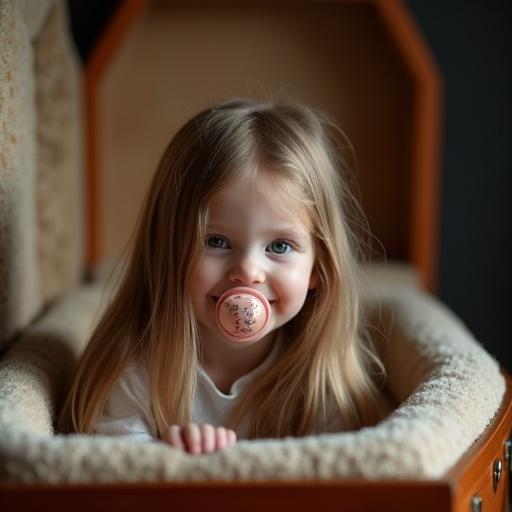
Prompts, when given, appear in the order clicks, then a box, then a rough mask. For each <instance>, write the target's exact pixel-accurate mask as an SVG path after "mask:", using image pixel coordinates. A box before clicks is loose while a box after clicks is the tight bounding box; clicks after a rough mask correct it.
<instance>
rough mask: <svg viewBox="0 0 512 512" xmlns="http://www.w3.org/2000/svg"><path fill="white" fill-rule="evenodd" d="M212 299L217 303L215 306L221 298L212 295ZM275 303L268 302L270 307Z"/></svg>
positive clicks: (272, 301)
mask: <svg viewBox="0 0 512 512" xmlns="http://www.w3.org/2000/svg"><path fill="white" fill-rule="evenodd" d="M211 297H212V300H213V302H215V304H217V302H218V301H219V299H220V297H217V296H215V295H212V296H211ZM274 302H275V300H269V301H268V303H269V304H270V305H272V304H274Z"/></svg>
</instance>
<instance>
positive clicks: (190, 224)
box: [60, 98, 384, 437]
mask: <svg viewBox="0 0 512 512" xmlns="http://www.w3.org/2000/svg"><path fill="white" fill-rule="evenodd" d="M343 144H346V138H345V137H344V135H343V132H342V131H341V130H340V129H339V128H338V127H337V125H336V123H335V122H333V121H332V120H331V119H330V118H329V117H328V116H327V115H325V114H324V113H323V112H321V111H318V110H316V109H313V108H311V107H306V106H305V105H303V104H300V103H297V102H293V101H289V100H288V101H282V100H280V101H272V100H268V101H266V102H257V101H255V100H251V99H240V98H235V99H232V100H229V101H226V102H224V103H221V104H218V105H216V106H214V107H212V108H209V109H206V110H203V111H202V112H200V113H199V114H197V115H196V116H195V117H193V118H192V119H191V120H190V121H189V122H187V123H186V124H185V125H184V126H183V127H182V128H181V129H180V130H179V131H178V132H177V134H176V135H175V136H174V137H173V139H172V140H171V142H170V143H169V145H168V147H167V149H166V150H165V152H164V154H163V156H162V158H161V161H160V163H159V166H158V168H157V171H156V174H155V176H154V178H153V181H152V183H151V186H150V189H149V191H148V194H147V196H146V198H145V201H144V205H143V209H142V211H141V215H140V217H139V220H138V225H137V229H136V232H135V237H134V239H133V243H132V245H131V248H130V254H129V258H128V261H127V265H126V269H125V272H124V274H123V277H122V280H121V282H120V284H119V287H118V289H117V291H116V293H115V295H114V297H113V299H112V300H111V302H110V304H109V305H108V307H107V309H106V310H105V313H104V314H103V316H102V318H101V320H100V322H99V323H98V325H97V327H96V329H95V330H94V332H93V334H92V337H91V339H90V342H89V344H88V346H87V347H86V349H85V351H84V353H83V355H82V357H81V359H80V361H79V364H78V367H77V371H76V373H75V378H74V381H73V384H72V387H71V389H70V392H69V395H68V397H67V400H66V402H65V404H64V408H63V412H62V416H61V423H60V428H61V430H64V431H76V432H85V433H87V432H91V431H92V430H93V428H94V423H95V420H96V418H97V417H98V416H99V415H100V414H101V412H102V409H103V407H104V405H105V402H106V400H107V398H108V395H109V392H110V390H111V389H112V387H113V385H114V384H115V382H116V380H117V379H118V378H119V377H120V375H121V373H122V372H123V370H125V369H126V367H127V366H128V365H129V364H130V363H131V362H137V361H142V362H143V363H144V364H146V365H147V367H148V369H149V370H150V371H149V372H148V374H149V396H150V397H151V399H150V403H151V410H152V414H153V417H154V420H155V424H156V428H157V431H158V433H159V434H161V433H162V432H164V431H165V430H166V429H167V427H168V426H169V425H171V424H185V423H187V422H189V421H190V419H191V418H190V410H191V404H192V399H193V396H194V392H195V387H196V378H197V369H198V365H199V364H200V357H201V356H200V354H201V345H200V337H199V330H198V327H197V323H196V320H195V317H194V313H193V309H192V306H191V302H190V299H189V292H188V282H189V277H190V275H191V273H192V272H193V270H194V267H195V265H196V264H197V262H198V261H199V258H200V257H201V254H202V251H203V247H204V240H205V234H206V221H207V216H208V203H209V200H210V198H211V197H212V196H213V194H215V193H216V192H217V191H219V190H220V189H221V188H222V187H223V185H224V184H225V183H227V180H229V179H232V178H233V177H240V176H244V175H246V176H253V177H254V176H255V175H257V174H258V172H260V170H261V169H263V168H264V169H265V173H267V174H268V173H270V176H275V177H276V179H277V178H285V179H286V180H289V181H290V182H291V184H294V185H295V187H292V188H297V189H298V190H299V191H300V194H301V197H302V199H303V201H304V204H306V205H307V208H308V211H309V223H310V225H311V230H312V234H313V237H314V239H315V243H316V247H317V251H316V261H315V270H316V272H317V273H318V277H319V279H318V285H317V287H316V289H315V291H314V293H311V294H309V295H308V297H307V299H306V302H305V304H304V306H303V308H302V309H301V311H300V312H299V313H298V315H297V316H296V317H295V318H293V319H292V320H291V321H289V322H288V323H287V324H285V325H284V326H283V327H281V328H280V329H279V332H278V333H277V334H278V338H279V339H280V340H282V343H283V345H284V350H283V351H282V353H281V354H280V356H279V358H278V359H277V360H276V362H275V364H274V365H273V366H272V367H271V368H269V369H268V370H267V371H266V372H264V373H262V374H260V375H258V376H257V377H255V379H254V380H253V381H252V382H251V383H250V385H248V386H247V388H246V390H245V391H244V393H243V395H242V397H241V400H240V402H239V403H238V404H237V406H236V407H235V408H234V410H233V411H232V414H231V417H230V421H229V425H226V426H230V427H232V428H236V426H237V425H239V424H240V422H241V421H242V420H243V419H244V418H246V417H249V418H251V425H250V437H284V436H288V435H294V436H300V435H306V434H308V433H315V432H318V431H321V425H322V424H323V422H324V421H326V419H327V415H328V410H329V411H332V409H333V408H334V409H335V410H339V417H340V424H341V425H342V426H343V428H344V429H345V430H351V429H356V428H359V427H361V426H364V425H371V424H373V423H375V422H376V421H377V420H378V419H379V418H380V416H381V408H380V402H379V391H378V384H376V381H375V376H376V375H378V374H380V375H381V376H383V375H384V368H383V365H382V363H381V362H380V361H379V359H378V357H377V355H376V353H375V351H374V350H373V347H372V344H371V341H370V337H369V335H368V330H367V327H366V326H365V322H364V318H363V315H362V309H361V303H360V291H361V285H362V275H363V274H362V272H361V269H360V264H361V263H362V262H363V260H364V254H365V251H364V242H365V240H364V236H363V235H364V233H368V232H369V231H368V227H367V222H366V220H365V217H364V215H363V213H362V211H361V208H360V207H359V204H358V202H357V200H356V199H355V197H354V195H353V193H352V192H351V187H350V186H349V183H348V180H349V178H348V176H349V175H348V174H347V172H348V170H347V168H346V167H347V166H346V164H345V160H344V148H343V147H342V146H343Z"/></svg>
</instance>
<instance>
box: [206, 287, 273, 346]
mask: <svg viewBox="0 0 512 512" xmlns="http://www.w3.org/2000/svg"><path fill="white" fill-rule="evenodd" d="M215 313H216V319H217V324H218V326H219V328H220V330H221V331H222V333H223V334H224V335H225V336H226V337H227V338H229V339H231V340H233V341H251V340H253V339H255V338H257V337H258V336H261V335H262V333H263V332H264V329H265V327H266V326H267V324H268V322H269V320H270V304H269V302H268V300H267V299H266V297H265V296H264V295H263V294H262V293H260V292H258V291H256V290H253V289H252V288H246V287H238V288H231V289H230V290H228V291H227V292H225V293H224V294H223V295H222V296H221V297H220V298H219V300H218V301H217V307H216V310H215Z"/></svg>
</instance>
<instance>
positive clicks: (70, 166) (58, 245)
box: [34, 2, 85, 304]
mask: <svg viewBox="0 0 512 512" xmlns="http://www.w3.org/2000/svg"><path fill="white" fill-rule="evenodd" d="M72 48H73V46H72V44H71V41H70V35H69V33H68V25H67V18H66V12H65V9H64V6H63V4H62V3H61V2H58V3H56V4H55V6H54V8H53V9H51V11H50V12H49V13H48V17H47V19H46V22H45V24H44V25H43V27H42V29H41V30H40V32H39V34H38V36H37V38H36V40H35V41H34V76H35V87H36V91H35V100H36V113H37V120H38V121H37V142H38V159H37V163H38V168H37V198H36V201H37V202H36V206H37V208H36V213H37V219H36V222H37V244H38V245H37V250H38V261H39V275H40V280H41V293H42V300H43V303H44V304H46V303H47V302H48V301H50V300H52V299H54V298H55V297H58V296H59V295H60V294H61V293H64V292H65V291H67V290H71V289H73V288H74V287H75V286H77V285H78V283H79V282H80V280H81V278H82V273H83V272H82V269H83V253H84V248H83V239H84V233H85V225H84V217H83V212H84V205H83V201H84V190H85V187H84V183H83V177H84V173H83V168H82V162H83V161H84V157H83V155H82V151H81V147H82V131H81V126H82V124H83V119H82V113H81V107H80V79H79V75H80V70H79V67H78V64H77V60H78V59H77V57H76V55H75V54H74V53H73V51H72Z"/></svg>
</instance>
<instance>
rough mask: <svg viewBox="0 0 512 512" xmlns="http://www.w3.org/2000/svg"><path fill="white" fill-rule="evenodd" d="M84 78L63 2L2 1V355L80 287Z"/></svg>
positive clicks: (0, 89)
mask: <svg viewBox="0 0 512 512" xmlns="http://www.w3.org/2000/svg"><path fill="white" fill-rule="evenodd" d="M78 71H79V70H78V66H77V59H76V56H75V54H74V52H73V47H72V45H71V42H70V37H69V33H68V29H67V23H66V12H65V3H64V1H63V0H60V1H58V2H56V1H55V0H0V349H1V348H2V345H4V344H5V343H6V342H7V340H8V339H10V338H12V337H13V336H14V335H15V334H17V333H18V332H21V331H22V330H23V329H24V328H25V326H26V325H27V324H28V323H29V322H30V321H32V319H33V318H34V316H35V315H37V314H38V313H39V312H40V311H41V309H42V308H43V306H44V305H45V304H47V303H48V302H49V301H50V300H51V299H53V298H55V297H57V296H58V295H59V294H60V293H62V292H64V291H65V290H67V289H71V288H73V287H75V286H76V285H77V284H78V283H79V281H80V279H81V271H82V267H83V264H82V253H83V248H82V237H83V233H84V232H85V229H84V225H83V223H84V220H83V213H82V212H83V206H82V197H83V190H84V189H83V184H82V181H81V180H82V176H83V173H82V168H81V162H82V161H83V156H82V154H81V150H80V146H81V142H82V141H81V130H80V126H81V124H82V118H81V114H80V107H79V100H80V87H79V80H78Z"/></svg>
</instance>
